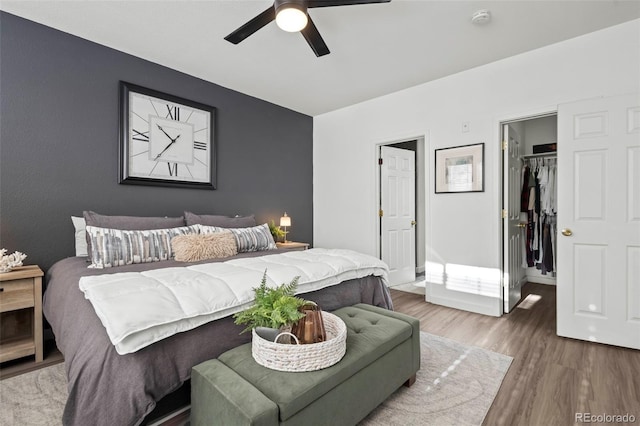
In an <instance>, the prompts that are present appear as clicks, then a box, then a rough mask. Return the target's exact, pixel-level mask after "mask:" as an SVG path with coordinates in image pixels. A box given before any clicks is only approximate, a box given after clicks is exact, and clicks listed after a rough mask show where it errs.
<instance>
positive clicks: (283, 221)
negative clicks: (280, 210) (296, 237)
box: [280, 212, 291, 243]
mask: <svg viewBox="0 0 640 426" xmlns="http://www.w3.org/2000/svg"><path fill="white" fill-rule="evenodd" d="M280 226H282V227H283V228H284V242H285V243H287V242H288V241H287V226H291V217H289V216H287V212H284V216H282V217H281V218H280Z"/></svg>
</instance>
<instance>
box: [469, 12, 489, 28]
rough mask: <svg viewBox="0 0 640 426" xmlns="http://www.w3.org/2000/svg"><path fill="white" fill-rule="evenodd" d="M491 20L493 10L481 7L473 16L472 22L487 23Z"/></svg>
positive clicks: (477, 23)
mask: <svg viewBox="0 0 640 426" xmlns="http://www.w3.org/2000/svg"><path fill="white" fill-rule="evenodd" d="M489 21H491V12H489V10H487V9H480V10H478V11H476V12H475V13H474V14H473V15H472V16H471V22H473V23H474V24H476V25H485V24H488V23H489Z"/></svg>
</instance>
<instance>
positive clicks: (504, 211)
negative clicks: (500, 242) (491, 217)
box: [502, 209, 509, 219]
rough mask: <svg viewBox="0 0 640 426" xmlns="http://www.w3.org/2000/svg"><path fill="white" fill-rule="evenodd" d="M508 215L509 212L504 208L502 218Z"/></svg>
mask: <svg viewBox="0 0 640 426" xmlns="http://www.w3.org/2000/svg"><path fill="white" fill-rule="evenodd" d="M508 215H509V213H508V212H507V211H506V210H505V209H502V218H503V219H505V218H506V217H507V216H508Z"/></svg>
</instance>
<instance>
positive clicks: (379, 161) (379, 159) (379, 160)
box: [378, 158, 382, 166]
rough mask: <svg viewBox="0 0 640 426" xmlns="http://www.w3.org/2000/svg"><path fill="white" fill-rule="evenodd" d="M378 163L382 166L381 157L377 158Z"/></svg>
mask: <svg viewBox="0 0 640 426" xmlns="http://www.w3.org/2000/svg"><path fill="white" fill-rule="evenodd" d="M378 164H379V165H381V166H382V158H378Z"/></svg>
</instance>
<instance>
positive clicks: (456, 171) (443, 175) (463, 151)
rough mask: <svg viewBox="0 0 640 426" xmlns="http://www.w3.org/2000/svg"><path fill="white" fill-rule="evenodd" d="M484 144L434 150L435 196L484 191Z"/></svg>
mask: <svg viewBox="0 0 640 426" xmlns="http://www.w3.org/2000/svg"><path fill="white" fill-rule="evenodd" d="M483 165H484V143H479V144H475V145H464V146H456V147H453V148H441V149H436V165H435V166H436V167H435V170H436V194H442V193H448V192H482V191H484V170H483Z"/></svg>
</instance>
